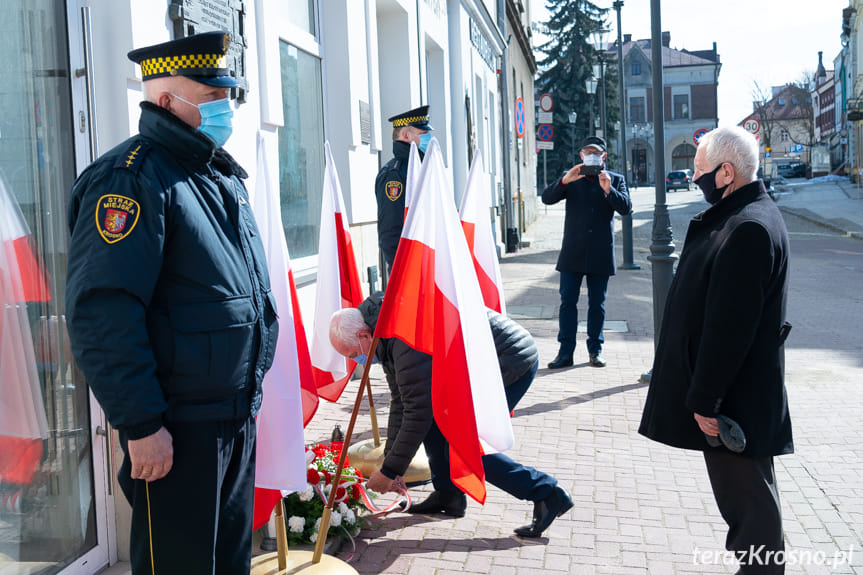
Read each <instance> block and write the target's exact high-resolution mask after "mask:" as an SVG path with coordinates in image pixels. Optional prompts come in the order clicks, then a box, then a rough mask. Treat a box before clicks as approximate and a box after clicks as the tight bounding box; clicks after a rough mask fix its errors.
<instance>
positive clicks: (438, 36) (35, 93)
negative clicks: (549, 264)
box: [0, 0, 536, 574]
mask: <svg viewBox="0 0 863 575" xmlns="http://www.w3.org/2000/svg"><path fill="white" fill-rule="evenodd" d="M4 8H5V10H4V11H5V13H6V15H7V16H6V17H5V18H4V19H3V20H2V21H0V31H2V34H0V46H2V47H3V48H4V49H5V52H6V53H7V54H15V55H16V57H14V58H6V59H4V60H3V61H2V63H0V71H2V77H3V78H4V82H3V86H2V87H0V103H2V106H3V110H4V111H5V115H4V118H3V120H0V201H2V202H3V203H2V206H3V208H2V210H0V216H4V215H6V214H8V213H12V212H11V211H10V210H9V209H7V206H13V205H14V206H15V208H16V209H15V210H14V211H15V213H16V214H17V213H18V210H19V209H20V213H21V215H22V217H23V221H24V222H25V223H26V225H27V227H28V228H29V231H30V234H31V241H30V243H29V244H28V245H30V246H32V248H33V250H34V251H35V253H36V254H37V255H38V260H39V261H40V262H41V266H42V268H43V270H42V271H43V273H44V276H45V278H47V279H46V285H45V289H43V290H42V291H41V292H40V294H39V295H38V297H36V298H35V300H34V301H27V302H7V301H5V300H4V301H3V302H2V303H3V306H2V307H3V309H15V310H17V311H16V313H18V315H19V316H20V318H21V322H20V333H18V335H19V336H22V337H20V341H23V342H24V343H26V346H25V347H27V349H29V350H30V352H29V355H27V356H26V357H24V356H23V355H22V358H24V359H23V360H22V361H23V362H24V363H22V364H20V365H16V364H13V363H11V362H10V361H9V356H8V355H3V354H0V358H2V361H3V363H2V364H0V374H2V377H0V393H2V396H0V398H2V399H3V401H4V402H5V401H6V399H7V398H8V397H15V398H16V400H17V401H19V402H20V404H21V406H20V407H21V408H20V409H16V410H15V413H18V414H19V415H20V417H17V418H9V417H6V416H5V413H6V412H3V414H4V416H3V417H2V418H0V449H3V451H2V452H0V453H2V454H3V455H5V456H6V457H0V570H2V567H6V566H7V563H8V564H11V569H12V572H34V571H35V570H38V572H40V573H46V574H47V573H51V574H53V573H83V574H89V573H95V572H98V571H99V570H100V569H102V568H103V567H104V566H106V565H108V564H111V563H114V562H116V561H117V560H118V559H120V560H122V559H124V558H125V557H127V556H128V520H129V518H128V511H127V506H126V503H125V500H124V499H123V497H122V495H120V490H119V489H118V488H117V486H116V483H115V479H114V478H115V472H116V469H117V468H118V467H119V465H120V458H121V453H120V451H119V449H118V447H117V443H116V434H115V433H114V432H113V431H112V430H111V428H110V425H109V424H108V422H107V421H106V420H105V418H104V415H103V414H102V412H101V410H100V408H99V406H98V404H97V403H96V402H95V400H93V398H92V397H91V394H90V393H89V390H88V389H87V385H86V381H84V380H83V378H82V376H81V374H80V372H79V371H78V370H77V368H76V366H75V364H74V361H73V360H72V358H71V354H70V352H69V342H68V338H67V336H66V335H65V334H66V330H65V319H64V318H65V302H64V298H63V294H64V290H65V270H66V254H67V252H68V249H67V248H68V242H69V232H68V227H67V216H68V214H67V201H68V199H69V195H70V191H71V188H72V184H73V182H74V180H75V178H76V177H77V176H78V175H79V174H80V173H81V172H82V171H83V170H84V169H85V168H86V167H87V166H88V165H89V164H90V162H92V161H93V160H94V159H95V158H97V157H98V156H99V155H101V154H102V153H104V152H106V151H108V150H109V149H111V148H112V147H113V146H115V145H117V144H118V143H120V142H122V141H123V140H125V139H126V138H128V137H129V136H131V135H133V134H135V133H137V131H138V128H137V124H138V117H139V106H138V105H139V103H140V101H141V100H142V83H141V80H140V70H139V69H138V67H137V66H136V65H135V64H133V63H132V62H130V61H129V60H128V59H127V58H126V53H127V52H128V51H130V50H132V49H134V48H139V47H141V46H146V45H151V44H155V43H159V42H164V41H167V40H170V39H172V38H176V37H180V36H184V35H188V34H191V33H194V32H201V31H206V30H211V29H227V30H228V31H230V32H232V33H233V34H234V44H233V45H232V48H231V52H230V53H229V58H230V60H231V62H232V66H233V67H234V69H235V70H236V73H237V75H238V77H240V78H242V79H243V81H244V87H243V88H242V89H239V90H237V92H236V94H235V95H236V96H237V101H236V102H237V103H235V104H234V113H235V115H234V133H233V136H232V137H231V139H230V140H229V142H228V144H227V145H226V149H227V150H228V151H229V152H230V153H231V154H232V155H233V156H234V157H235V158H236V159H237V161H238V162H239V163H240V164H241V165H242V166H244V167H245V168H246V170H247V171H248V172H249V174H250V177H249V179H248V180H247V181H246V184H247V187H248V188H249V190H250V192H251V193H252V194H257V193H278V194H279V197H280V203H281V209H282V223H283V228H284V231H285V235H286V238H287V243H288V248H289V250H290V253H291V258H292V268H293V272H294V277H295V280H296V282H297V286H298V290H299V299H300V304H301V307H302V311H303V316H304V317H305V318H306V319H307V321H308V318H312V317H313V313H312V312H313V309H314V302H315V291H316V276H317V254H318V234H319V225H320V217H321V195H322V188H323V178H324V168H325V165H324V163H325V160H324V158H325V153H324V149H325V143H326V142H329V144H330V146H331V149H332V152H333V156H334V159H335V164H336V168H337V169H338V173H339V176H340V181H341V186H342V192H343V195H344V199H345V203H346V209H347V217H348V220H349V222H350V225H351V231H352V237H353V245H354V249H355V252H356V254H355V255H356V259H357V262H358V265H359V266H360V275H361V277H363V278H365V277H367V275H366V270H367V269H368V268H371V267H373V266H374V267H377V269H378V270H379V269H380V265H379V261H380V260H379V254H378V247H377V233H376V225H375V224H376V222H375V218H376V214H377V210H376V207H375V196H374V180H375V176H376V174H377V171H378V170H379V168H380V166H381V165H382V164H383V163H385V162H386V161H387V160H388V159H389V158H390V157H391V154H392V143H391V132H392V130H391V126H390V124H389V122H387V120H386V119H387V118H388V117H390V116H392V115H394V114H397V113H400V112H403V111H406V110H408V109H410V108H413V107H417V106H420V105H423V104H429V105H431V108H432V112H431V115H432V117H431V123H432V125H433V126H434V128H435V130H434V136H435V137H437V139H438V140H439V142H440V144H441V149H442V151H443V153H444V158H445V163H446V166H447V170H448V172H449V175H450V177H451V178H452V181H453V190H452V195H453V201H454V202H458V200H460V199H461V195H462V191H463V189H464V184H465V180H466V176H467V171H468V168H469V166H470V161H471V159H472V158H473V157H474V156H476V155H479V156H480V157H482V160H483V165H484V169H485V173H486V179H487V187H488V191H489V199H490V203H491V206H492V207H493V209H492V213H490V214H489V217H490V218H492V219H493V221H494V223H495V231H496V239H497V241H498V243H499V244H500V245H501V246H503V245H504V242H505V226H502V225H501V219H500V216H501V214H502V213H505V209H506V208H507V207H506V202H505V201H504V200H505V199H506V198H505V195H504V193H503V190H504V189H505V188H508V189H510V190H513V192H512V193H513V194H516V193H517V194H518V196H514V197H517V198H518V199H519V203H518V204H514V208H512V209H514V210H515V219H514V221H515V222H517V224H516V225H518V226H524V225H526V223H527V222H528V221H530V219H532V218H533V210H534V209H535V208H534V206H535V198H536V190H535V188H534V187H533V186H532V184H531V182H533V181H535V178H534V176H533V171H534V169H535V168H534V166H535V154H534V149H533V140H532V134H533V127H532V125H531V126H529V127H528V128H527V129H526V130H525V131H526V133H527V134H530V135H531V136H530V137H528V138H527V139H526V140H524V142H523V143H522V145H521V146H520V147H517V146H516V145H515V143H514V142H515V139H514V137H513V130H514V126H513V122H511V121H509V122H506V121H504V117H506V119H507V120H511V119H512V114H513V113H514V100H515V95H516V94H518V95H521V94H524V96H527V97H529V95H531V94H532V93H533V72H534V71H535V63H534V61H533V59H532V53H531V52H532V48H531V46H530V35H529V32H528V29H529V27H528V26H527V22H529V2H527V1H526V0H326V1H324V0H246V1H243V2H238V1H236V0H162V1H160V2H154V1H153V0H10V1H9V2H7V3H5V4H4ZM509 35H512V36H513V37H514V38H517V39H518V42H515V41H514V42H510V43H509V44H507V42H506V38H508V37H509ZM507 58H508V61H509V62H510V63H509V65H508V66H507V67H505V68H504V67H503V66H502V62H503V61H504V60H505V59H507ZM503 85H506V86H507V88H508V92H507V94H508V96H506V97H504V96H503V94H504V92H503V90H502V88H501V87H502V86H503ZM527 116H531V115H530V114H528V115H527ZM505 143H506V144H507V145H505ZM510 143H512V144H510ZM516 150H517V151H519V152H522V151H523V152H524V153H523V154H521V155H519V156H517V159H516V154H515V152H516ZM504 166H507V167H509V168H516V166H517V169H510V170H504ZM510 172H511V175H510V176H509V177H507V176H505V173H510ZM267 182H271V184H270V186H271V187H272V189H268V187H267ZM505 184H506V185H505ZM456 205H458V204H456ZM21 230H22V234H23V233H24V228H21ZM22 237H23V235H22ZM6 239H7V238H5V237H4V238H3V240H4V241H5V240H6ZM4 261H5V260H2V259H0V271H8V270H4V269H2V264H3V263H4ZM121 268H122V266H121V267H120V268H118V273H122V269H121ZM372 287H373V286H372V285H371V284H368V285H366V286H365V289H366V291H368V290H370V289H371V288H372ZM374 287H376V288H378V289H380V287H381V285H380V283H379V282H378V283H377V284H376V285H375V286H374ZM16 317H18V316H16ZM3 325H4V326H8V324H3ZM306 332H307V334H311V332H312V326H310V325H307V326H306ZM0 333H2V334H8V333H9V330H8V329H6V330H5V331H3V329H0ZM3 341H5V340H3ZM0 351H2V350H0ZM13 368H14V369H17V368H20V369H21V370H24V371H26V372H27V373H29V374H30V375H32V377H31V378H29V379H25V378H13V377H12V375H11V374H12V372H13ZM16 373H18V372H16ZM27 382H30V383H32V385H30V384H28V383H27ZM3 405H6V404H5V403H4V404H3ZM16 405H17V404H16ZM22 429H24V430H25V431H27V432H28V433H29V435H27V434H24V435H26V436H27V437H29V441H28V442H25V443H22V441H21V436H22V433H21V430H22ZM10 445H14V446H15V448H16V449H20V450H22V451H21V453H25V454H26V455H27V458H26V461H27V462H29V463H30V466H29V468H28V469H29V471H28V472H27V473H24V474H21V473H20V468H21V466H20V465H16V466H13V463H20V462H21V461H24V459H25V458H23V456H22V458H18V459H15V458H11V457H8V454H9V453H11V451H9V446H10ZM25 448H26V449H25ZM16 453H17V452H16ZM13 472H15V473H17V475H13Z"/></svg>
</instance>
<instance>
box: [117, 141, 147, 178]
mask: <svg viewBox="0 0 863 575" xmlns="http://www.w3.org/2000/svg"><path fill="white" fill-rule="evenodd" d="M148 151H150V144H148V143H147V140H145V139H143V138H135V139H133V140H132V141H131V142H130V143H129V145H128V146H127V147H126V150H125V151H124V152H123V153H122V154H120V155H118V156H117V161H115V162H114V168H126V169H127V170H129V171H131V172H132V173H135V174H137V173H138V170H140V169H141V165H142V164H143V163H144V156H146V155H147V152H148Z"/></svg>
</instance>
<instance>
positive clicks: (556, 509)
mask: <svg viewBox="0 0 863 575" xmlns="http://www.w3.org/2000/svg"><path fill="white" fill-rule="evenodd" d="M572 505H573V503H572V498H570V496H569V493H567V492H566V489H564V488H563V487H561V486H560V485H558V486H557V487H555V488H554V491H552V492H551V495H549V496H548V497H546V498H545V499H542V500H541V501H535V502H534V504H533V522H532V523H531V524H530V525H524V526H522V527H519V528H518V529H516V530H515V534H516V535H518V536H519V537H539V536H540V535H542V532H543V531H545V530H546V529H548V526H549V525H551V522H552V521H554V520H555V519H557V518H558V517H560V516H561V515H563V514H564V513H566V512H567V511H569V510H570V509H572Z"/></svg>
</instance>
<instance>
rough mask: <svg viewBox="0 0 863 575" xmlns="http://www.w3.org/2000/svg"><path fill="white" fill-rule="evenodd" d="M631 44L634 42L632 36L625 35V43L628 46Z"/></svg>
mask: <svg viewBox="0 0 863 575" xmlns="http://www.w3.org/2000/svg"><path fill="white" fill-rule="evenodd" d="M629 42H632V34H624V35H623V43H624V44H627V43H629Z"/></svg>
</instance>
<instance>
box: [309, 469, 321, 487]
mask: <svg viewBox="0 0 863 575" xmlns="http://www.w3.org/2000/svg"><path fill="white" fill-rule="evenodd" d="M320 480H321V476H320V475H319V474H318V472H317V471H315V470H314V469H309V470H308V471H306V481H308V482H309V483H311V484H312V485H317V484H318V482H319V481H320Z"/></svg>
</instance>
